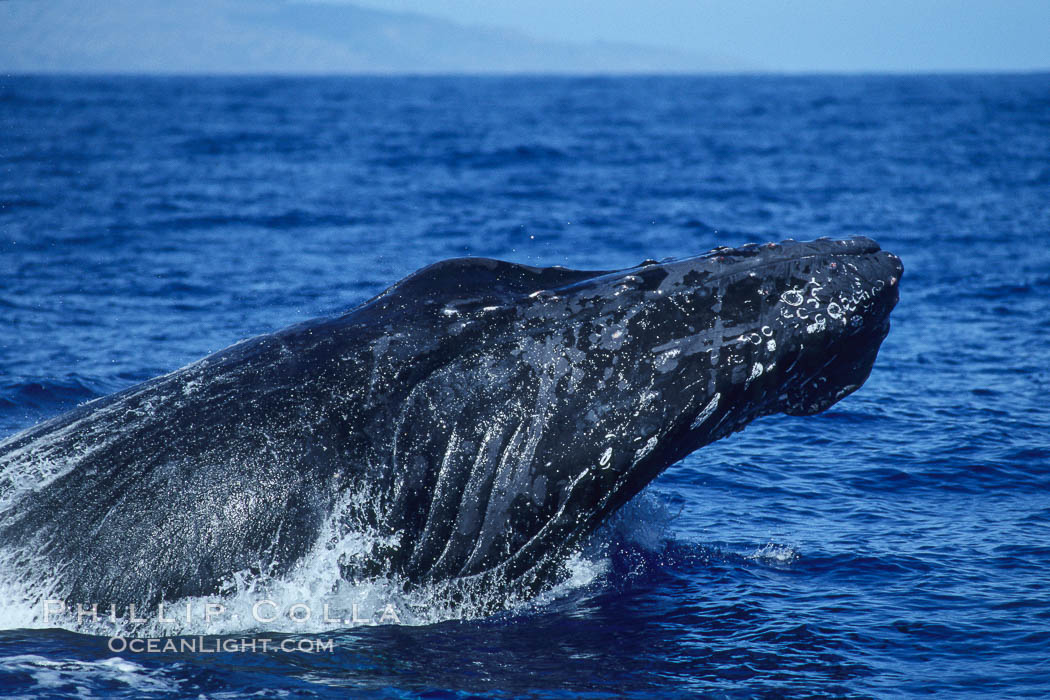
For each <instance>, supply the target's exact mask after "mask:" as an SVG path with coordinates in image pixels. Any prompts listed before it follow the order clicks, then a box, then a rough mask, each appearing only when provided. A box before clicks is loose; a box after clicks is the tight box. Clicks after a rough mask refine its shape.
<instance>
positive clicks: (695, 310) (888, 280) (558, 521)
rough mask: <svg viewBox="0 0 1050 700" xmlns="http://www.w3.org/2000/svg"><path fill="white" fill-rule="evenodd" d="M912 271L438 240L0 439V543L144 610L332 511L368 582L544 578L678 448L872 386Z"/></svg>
mask: <svg viewBox="0 0 1050 700" xmlns="http://www.w3.org/2000/svg"><path fill="white" fill-rule="evenodd" d="M901 273H902V267H901V263H900V260H899V259H898V258H897V257H896V256H894V255H892V254H890V253H888V252H885V251H882V250H881V249H880V248H879V246H878V245H877V244H876V243H874V242H873V241H871V240H869V239H866V238H854V239H849V240H829V239H818V240H816V241H811V242H796V241H792V240H788V241H784V242H782V243H770V244H764V245H756V244H749V245H745V246H742V247H738V248H732V249H731V248H724V247H723V248H717V249H715V250H713V251H711V252H709V253H707V254H704V255H700V256H697V257H691V258H686V259H678V260H665V261H662V262H656V261H651V260H650V261H646V262H643V263H642V264H640V265H638V266H636V267H631V268H628V269H619V270H599V271H583V270H573V269H567V268H563V267H547V268H540V267H530V266H526V265H519V264H514V263H509V262H502V261H497V260H490V259H483V258H462V259H454V260H447V261H444V262H438V263H436V264H433V265H430V266H429V267H426V268H424V269H422V270H420V271H418V272H416V273H414V274H412V275H410V276H409V277H406V278H405V279H403V280H401V281H400V282H397V283H396V284H394V285H393V286H391V287H390V288H388V289H386V290H385V291H383V292H382V293H380V294H379V295H377V296H376V297H374V298H372V299H370V300H368V301H366V302H364V303H362V304H361V305H359V306H357V307H356V308H353V309H352V310H350V311H348V312H346V313H343V314H341V315H337V316H334V317H328V318H320V319H315V320H311V321H307V322H305V323H300V324H298V325H295V326H292V327H290V328H286V329H284V330H280V331H277V332H274V333H269V334H265V335H261V336H258V337H255V338H251V339H248V340H244V341H241V342H239V343H237V344H235V345H233V346H231V347H229V348H227V349H225V350H222V351H220V352H217V353H215V354H213V355H210V356H208V357H205V358H204V359H202V360H199V361H197V362H194V363H192V364H190V365H188V366H186V367H184V368H182V369H179V370H177V371H175V372H172V373H170V374H167V375H164V376H161V377H158V378H156V379H153V380H150V381H147V382H145V383H142V384H139V385H137V386H133V387H131V388H128V389H126V390H124V391H121V392H119V393H116V394H114V395H111V396H108V397H103V398H99V399H95V400H93V401H90V402H88V403H85V404H83V405H81V406H79V407H77V408H75V409H73V410H72V411H70V412H68V413H66V414H64V415H60V416H58V417H55V418H53V419H51V420H48V421H46V422H43V423H41V424H39V425H37V426H36V427H32V428H30V429H28V430H25V431H24V432H22V433H20V434H16V435H14V436H12V437H10V438H8V439H7V440H5V441H4V442H2V443H0V549H2V550H3V551H4V552H6V555H7V559H6V561H7V562H8V568H10V567H12V566H13V567H15V568H17V567H19V566H22V567H23V569H24V570H23V571H21V572H20V575H22V576H23V577H24V578H25V579H26V580H32V581H35V582H36V583H37V584H38V585H39V587H40V588H41V590H44V589H46V591H47V594H48V595H49V596H50V597H55V596H58V597H61V598H64V599H67V600H70V601H74V602H75V601H83V602H84V603H85V604H96V603H97V604H99V605H100V606H108V605H119V606H126V605H129V604H136V605H139V606H147V605H155V604H156V603H158V602H161V601H173V600H177V599H179V598H182V597H185V596H195V595H210V594H214V593H216V592H218V591H220V590H222V586H223V585H224V584H225V582H228V581H229V580H230V578H231V577H233V576H236V575H240V574H243V573H244V572H248V573H249V574H257V575H263V574H265V575H268V576H280V575H282V573H284V572H287V571H288V570H289V569H290V567H292V566H293V565H294V564H295V562H296V561H297V560H299V559H300V558H302V557H303V556H304V555H305V553H307V552H308V551H309V550H310V548H311V547H312V546H313V545H314V543H315V541H316V540H317V539H318V537H319V533H320V531H321V527H322V523H325V522H328V521H329V520H330V519H331V518H332V517H333V514H335V515H336V516H338V517H339V518H340V519H342V520H343V521H344V522H345V527H346V531H347V532H349V533H351V534H350V535H348V536H353V533H354V532H356V531H358V530H360V531H364V530H366V529H367V531H369V532H371V533H377V534H378V536H376V537H372V538H369V539H368V540H367V543H366V544H367V546H363V551H361V552H360V553H357V554H355V555H354V556H348V557H346V558H345V559H344V560H342V561H341V562H340V566H341V567H342V573H343V575H344V576H345V577H346V578H347V579H348V580H357V579H366V578H368V577H374V576H392V577H394V578H395V579H396V580H400V581H403V582H405V585H408V586H412V585H426V584H435V585H437V584H443V583H447V582H456V583H457V585H458V584H463V585H477V586H485V587H497V588H498V587H503V588H505V589H506V590H508V591H510V590H513V591H516V592H519V593H521V594H524V595H526V596H527V595H532V594H534V593H536V592H538V591H541V590H543V589H544V588H545V587H547V586H549V585H551V582H552V580H554V579H556V577H557V575H558V572H559V570H560V569H559V567H561V566H563V564H564V561H565V560H566V559H567V557H568V556H569V555H570V554H571V553H572V551H574V549H575V548H578V547H579V546H580V544H581V543H582V542H583V540H584V539H585V538H586V537H587V536H588V535H589V534H590V533H592V532H593V531H594V530H595V529H596V528H597V527H598V526H599V525H600V524H601V523H602V522H603V521H604V520H605V519H606V518H608V517H609V516H610V514H612V513H613V512H615V511H616V510H617V509H618V508H619V507H620V506H622V505H623V504H624V503H626V502H627V501H628V500H629V499H630V498H631V497H632V496H634V495H635V494H637V493H638V492H639V491H641V490H642V488H643V487H645V485H646V484H648V483H649V482H650V481H652V480H653V479H654V478H655V477H656V476H657V475H659V474H660V473H661V472H662V471H663V470H664V469H666V468H667V467H668V466H669V465H671V464H673V463H675V462H676V461H678V460H680V459H682V458H683V457H684V456H685V455H687V454H689V453H690V452H692V451H694V450H696V449H698V448H700V447H702V446H703V445H705V444H708V443H710V442H712V441H714V440H717V439H719V438H721V437H724V436H726V435H729V434H730V433H733V432H734V431H738V430H741V429H742V428H744V427H745V426H746V425H747V424H748V423H750V422H751V421H753V420H754V419H756V418H758V417H761V416H765V415H770V414H774V413H780V412H782V413H787V414H791V415H808V414H813V413H817V412H819V411H822V410H824V409H826V408H828V407H829V406H830V405H832V404H833V403H835V402H836V401H838V400H839V399H841V398H843V397H844V396H846V395H847V394H849V393H850V392H852V391H854V390H856V389H857V388H858V387H860V386H861V384H863V382H864V381H865V380H866V378H867V377H868V374H869V372H870V371H871V368H872V365H873V363H874V361H875V357H876V353H877V352H878V349H879V346H880V343H881V342H882V340H883V338H884V337H885V336H886V334H887V332H888V330H889V314H890V311H891V310H892V309H893V307H894V306H895V304H896V303H897V299H898V281H899V280H900V277H901ZM348 494H349V495H352V496H353V497H352V498H347V495H348ZM41 595H43V594H41ZM139 609H142V608H141V607H140V608H139Z"/></svg>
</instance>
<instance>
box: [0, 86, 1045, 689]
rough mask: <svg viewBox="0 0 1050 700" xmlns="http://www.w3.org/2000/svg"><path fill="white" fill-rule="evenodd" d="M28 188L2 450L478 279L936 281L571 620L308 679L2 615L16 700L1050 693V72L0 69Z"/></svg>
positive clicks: (660, 509) (630, 555) (5, 680)
mask: <svg viewBox="0 0 1050 700" xmlns="http://www.w3.org/2000/svg"><path fill="white" fill-rule="evenodd" d="M0 163H2V165H0V438H3V437H7V436H9V435H11V434H13V433H15V432H17V431H18V430H20V429H22V428H25V427H28V426H30V425H32V424H34V423H35V422H37V421H40V420H42V419H44V418H47V417H49V416H53V415H57V414H58V413H60V412H62V411H64V410H66V409H69V408H71V407H72V406H74V405H76V404H78V403H80V402H83V401H85V400H88V399H90V398H93V397H97V396H100V395H104V394H107V393H110V392H112V391H115V390H118V389H120V388H123V387H126V386H129V385H131V384H133V383H135V382H138V381H142V380H145V379H148V378H150V377H153V376H155V375H158V374H161V373H164V372H167V371H170V370H172V369H175V368H177V367H179V366H181V365H183V364H186V363H188V362H190V361H192V360H195V359H197V358H199V357H201V356H203V355H205V354H206V353H209V352H212V351H215V350H218V349H220V348H222V347H224V346H226V345H229V344H231V343H233V342H235V341H237V340H239V339H241V338H244V337H247V336H250V335H254V334H257V333H260V332H266V331H270V330H274V329H276V328H280V327H283V326H286V325H290V324H292V323H296V322H298V321H301V320H304V319H306V318H311V317H314V316H319V315H325V314H331V313H335V312H338V311H341V310H344V309H346V308H348V307H350V306H352V305H354V304H356V303H357V302H359V301H362V300H363V299H365V298H367V297H368V296H370V295H372V294H374V293H375V292H377V291H379V290H380V289H382V288H383V287H384V286H386V285H387V284H389V283H391V282H393V281H395V280H396V279H398V278H400V277H402V276H404V275H405V274H407V273H409V272H411V271H413V270H414V269H416V268H419V267H422V266H423V265H425V264H427V263H430V262H433V261H435V260H438V259H442V258H447V257H452V256H459V255H482V256H489V257H497V258H504V259H509V260H514V261H518V262H525V263H531V264H542V265H553V264H560V265H567V266H570V267H583V268H587V267H593V268H606V269H607V268H611V267H617V266H628V265H632V264H637V263H638V262H640V261H641V260H643V259H645V258H657V259H659V258H663V257H666V256H688V255H693V254H697V253H700V252H704V251H706V250H708V249H710V248H712V247H714V246H716V245H738V244H742V243H746V242H748V241H767V240H780V239H784V238H789V237H790V238H796V239H810V238H815V237H818V236H833V237H843V236H850V235H867V236H871V237H873V238H875V239H876V240H878V241H879V242H880V243H881V244H882V245H883V247H885V248H887V249H889V250H891V251H893V252H895V253H897V254H898V255H900V256H901V258H902V259H903V261H904V265H905V277H904V279H903V282H902V285H901V302H900V305H899V306H898V308H897V310H896V311H895V312H894V314H893V317H892V318H893V329H892V331H891V333H890V335H889V337H888V338H887V340H886V341H885V343H884V345H883V349H882V351H881V354H880V356H879V360H878V362H877V363H876V366H875V369H874V371H873V373H872V375H871V378H870V380H869V381H868V383H867V384H866V385H865V386H864V387H863V388H862V389H861V390H860V391H858V392H857V393H855V394H853V395H851V396H849V397H848V398H846V399H845V400H843V401H842V402H841V403H839V404H838V405H836V406H835V407H833V408H832V409H831V410H830V411H828V412H826V413H824V414H822V415H819V416H814V417H806V418H792V417H787V416H777V417H773V418H766V419H763V420H760V421H758V422H756V423H755V424H754V425H752V426H751V427H749V428H748V429H747V430H746V431H744V432H743V433H740V434H737V435H735V436H733V437H732V438H730V439H727V440H724V441H722V442H720V443H716V444H714V445H711V446H709V447H707V448H704V449H702V450H700V451H698V452H696V453H694V454H693V455H691V456H690V457H689V458H687V459H686V460H684V461H683V462H682V463H680V464H677V465H675V466H673V467H671V468H670V469H669V470H668V471H667V472H666V473H665V474H663V475H662V476H661V477H660V478H659V479H658V480H657V481H656V482H654V484H653V485H652V486H651V487H650V488H649V489H648V491H647V493H645V494H643V496H642V497H641V499H640V502H639V503H638V504H636V505H632V506H630V507H629V508H628V509H627V512H626V513H624V514H622V515H621V516H619V517H618V518H617V519H616V521H615V522H614V523H613V524H612V525H611V526H610V527H609V528H607V529H606V530H605V531H603V532H602V533H600V534H599V535H598V537H596V540H595V542H592V543H591V544H590V552H589V554H588V555H587V556H588V557H589V558H588V559H587V562H588V563H589V566H590V568H589V569H588V571H589V574H590V575H588V576H585V577H583V578H582V579H581V581H580V582H579V583H578V585H570V586H567V587H566V588H565V589H564V590H562V591H561V593H559V594H558V595H557V596H554V597H552V598H550V599H546V600H544V601H542V602H539V603H537V604H535V605H532V606H526V607H524V608H520V609H516V610H513V611H510V612H508V613H504V614H500V615H495V616H492V617H489V618H482V619H466V620H456V619H444V620H435V621H432V622H430V623H428V624H413V625H383V626H377V627H357V628H354V629H346V630H337V631H331V632H326V633H324V634H323V635H321V637H323V638H324V639H326V640H331V641H333V642H334V645H333V650H332V651H331V652H319V653H312V654H311V653H295V652H292V653H287V652H280V651H270V652H254V653H225V652H218V653H131V652H124V653H114V652H113V651H112V650H111V649H110V648H109V647H108V646H107V641H108V640H107V638H105V637H102V636H94V635H90V634H83V633H78V632H73V631H67V630H62V629H22V628H19V626H18V625H17V624H11V623H9V624H7V625H2V626H3V627H5V629H3V630H0V695H5V696H8V695H18V696H22V697H59V696H64V695H78V694H79V695H82V696H88V695H90V696H109V697H183V696H206V697H238V696H241V695H245V694H252V695H255V696H259V697H343V696H345V695H347V694H351V695H356V696H370V697H391V698H399V697H415V696H417V695H423V696H425V697H434V698H445V697H449V698H451V697H466V696H469V695H472V694H477V695H482V696H520V695H528V696H532V697H575V696H584V697H607V696H610V695H622V696H633V697H639V698H641V697H679V696H688V695H693V694H699V695H709V696H712V697H733V698H735V697H780V696H844V697H895V696H901V695H918V694H926V693H933V692H938V691H939V692H941V693H943V694H945V695H947V696H950V697H963V696H977V695H981V696H989V695H990V696H999V697H1006V696H1009V697H1024V696H1028V697H1046V696H1047V695H1050V665H1048V663H1047V653H1046V649H1047V648H1048V647H1050V592H1048V590H1047V587H1046V582H1047V572H1048V571H1050V400H1048V398H1047V397H1048V395H1050V303H1048V302H1050V75H987V76H963V75H959V76H926V77H888V76H881V77H880V76H868V77H864V76H861V77H732V78H730V77H710V78H708V77H704V78H648V77H639V78H559V79H551V78H527V77H517V78H451V77H450V78H345V79H336V78H331V79H290V78H289V79H263V78H258V79H246V78H245V79H219V78H210V79H201V78H194V79H189V78H94V79H87V78H83V79H71V78H17V77H16V78H12V77H3V78H0ZM4 618H5V615H4V613H3V612H0V622H2V621H3V619H4ZM234 636H235V637H236V638H237V639H242V638H244V637H245V634H237V635H234ZM248 636H250V635H248ZM268 636H271V637H272V636H274V635H272V634H271V635H268ZM220 641H221V640H220Z"/></svg>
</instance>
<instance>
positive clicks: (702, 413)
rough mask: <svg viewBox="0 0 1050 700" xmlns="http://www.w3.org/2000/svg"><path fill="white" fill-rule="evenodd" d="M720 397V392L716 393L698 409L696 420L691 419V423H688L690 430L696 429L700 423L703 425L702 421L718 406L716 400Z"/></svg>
mask: <svg viewBox="0 0 1050 700" xmlns="http://www.w3.org/2000/svg"><path fill="white" fill-rule="evenodd" d="M721 398H722V394H721V393H716V394H715V395H714V396H713V397H712V398H711V400H710V401H708V402H707V405H706V406H704V410H702V411H700V415H698V416H697V417H696V420H694V421H693V424H692V425H690V426H689V428H690V429H691V430H696V429H697V428H699V427H700V426H701V425H703V424H704V421H706V420H707V419H708V418H710V417H711V414H712V413H714V412H715V409H716V408H718V401H719V399H721Z"/></svg>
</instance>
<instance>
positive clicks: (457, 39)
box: [0, 0, 748, 74]
mask: <svg viewBox="0 0 1050 700" xmlns="http://www.w3.org/2000/svg"><path fill="white" fill-rule="evenodd" d="M747 68H748V67H747V66H745V65H744V64H743V63H741V62H738V61H735V60H732V59H726V58H717V57H712V56H705V55H702V54H698V53H697V54H694V53H686V52H680V51H675V50H671V49H662V48H656V47H647V46H639V45H633V44H623V43H610V42H600V43H598V42H596V43H587V44H582V43H581V44H574V43H568V42H558V41H546V40H541V39H536V38H532V37H530V36H527V35H525V34H522V33H520V32H516V31H513V30H509V29H500V28H493V27H475V26H468V25H463V24H457V23H455V22H451V21H447V20H443V19H438V18H435V17H429V16H427V15H423V14H412V13H400V12H387V11H383V10H376V9H371V8H365V7H360V6H357V5H353V4H349V3H335V2H324V1H319V0H312V1H310V0H307V1H302V0H296V1H292V0H180V1H178V2H172V1H171V0H105V2H99V3H85V2H82V0H0V71H2V72H5V73H192V74H200V73H215V74H339V73H376V74H385V73H701V72H736V71H740V70H746V69H747Z"/></svg>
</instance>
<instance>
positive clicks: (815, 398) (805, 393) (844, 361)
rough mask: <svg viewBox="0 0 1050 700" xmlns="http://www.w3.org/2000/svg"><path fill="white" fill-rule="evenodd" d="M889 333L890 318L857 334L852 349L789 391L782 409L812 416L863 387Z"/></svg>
mask: <svg viewBox="0 0 1050 700" xmlns="http://www.w3.org/2000/svg"><path fill="white" fill-rule="evenodd" d="M889 332H890V324H889V320H888V319H887V320H886V321H885V322H884V323H883V324H880V325H879V326H878V327H877V328H875V329H872V330H871V331H870V332H868V333H863V334H860V335H857V336H853V337H852V338H851V341H852V342H851V345H850V347H849V349H848V350H846V351H844V352H842V353H840V354H838V355H836V356H835V358H834V359H833V360H832V361H831V362H829V363H828V364H827V365H825V366H824V367H823V368H822V369H821V371H820V373H819V374H817V375H816V376H814V377H812V378H811V379H809V380H808V381H805V382H803V383H802V384H800V385H799V387H798V388H797V389H796V390H794V391H791V392H788V394H787V398H786V400H785V401H784V402H783V403H782V404H781V406H780V410H781V411H782V412H783V413H786V414H787V415H789V416H812V415H815V414H817V413H821V412H822V411H826V410H827V409H829V408H831V406H833V405H834V404H836V403H838V402H839V401H841V400H842V399H844V398H845V397H847V396H849V395H850V394H852V393H853V392H854V391H856V390H857V389H859V388H860V387H861V386H862V385H863V384H864V383H865V382H866V381H867V380H868V376H869V375H870V374H871V370H872V368H873V367H874V366H875V359H876V358H877V357H878V354H879V346H880V344H881V343H882V341H883V339H884V338H885V337H886V335H887V334H888V333H889Z"/></svg>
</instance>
